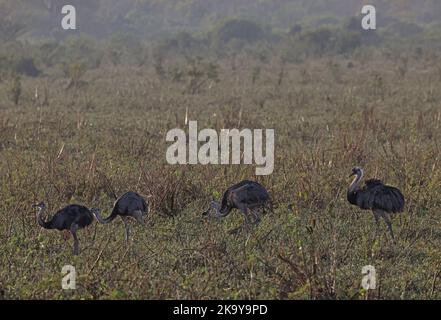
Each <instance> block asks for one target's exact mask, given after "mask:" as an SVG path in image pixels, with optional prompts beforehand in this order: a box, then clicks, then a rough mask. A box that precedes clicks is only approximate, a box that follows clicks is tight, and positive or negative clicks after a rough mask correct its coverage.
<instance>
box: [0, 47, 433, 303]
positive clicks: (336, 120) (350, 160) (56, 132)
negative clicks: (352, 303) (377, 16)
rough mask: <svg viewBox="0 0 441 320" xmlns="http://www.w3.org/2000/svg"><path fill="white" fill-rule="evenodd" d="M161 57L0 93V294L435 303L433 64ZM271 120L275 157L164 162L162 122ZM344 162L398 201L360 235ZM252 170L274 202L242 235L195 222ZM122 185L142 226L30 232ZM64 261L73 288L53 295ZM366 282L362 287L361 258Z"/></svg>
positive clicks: (230, 124)
mask: <svg viewBox="0 0 441 320" xmlns="http://www.w3.org/2000/svg"><path fill="white" fill-rule="evenodd" d="M198 63H199V64H197V65H196V64H189V63H188V62H186V61H180V60H176V61H167V63H165V64H164V68H165V70H162V69H160V70H159V69H158V68H156V69H155V68H154V66H144V67H140V68H134V67H128V66H117V67H102V68H100V69H95V70H86V71H84V72H71V74H70V75H69V76H65V75H63V74H62V73H61V72H59V71H58V70H56V69H54V70H51V69H48V70H47V71H45V74H44V75H42V76H40V77H38V78H28V77H21V78H20V79H14V80H11V81H3V83H2V85H1V86H0V265H1V268H0V297H1V298H6V299H11V298H20V299H43V298H48V299H70V298H72V299H83V298H84V299H172V298H176V299H215V298H216V299H217V298H220V299H426V298H430V299H440V298H441V279H440V274H441V224H440V222H441V218H440V209H441V192H440V191H441V170H440V141H441V140H440V138H441V108H440V106H441V61H440V60H439V59H437V58H430V57H428V58H425V59H423V58H421V59H418V60H413V59H410V60H409V62H408V63H406V65H401V64H400V61H399V60H394V59H392V58H390V57H387V56H382V55H380V54H378V56H376V57H371V59H368V60H367V61H366V60H365V59H364V58H360V59H356V58H354V59H343V58H335V59H314V60H307V61H305V62H303V63H300V64H290V63H285V64H281V63H278V62H276V61H273V62H270V63H267V64H264V65H259V64H258V63H257V62H253V61H251V60H249V59H247V57H246V56H239V57H237V58H236V59H235V61H234V63H233V62H231V61H229V60H228V59H225V60H220V61H217V62H216V65H213V64H208V63H204V62H203V61H199V62H198ZM186 113H187V115H188V119H189V120H196V121H198V126H199V127H200V128H201V129H202V128H213V129H215V130H216V131H218V132H219V131H220V130H221V129H222V128H229V129H232V128H239V129H241V128H250V129H254V128H256V129H265V128H271V129H274V130H275V168H274V172H273V174H271V175H268V176H255V175H254V174H255V166H254V165H169V164H168V163H167V162H166V157H165V155H166V150H167V147H168V146H169V145H170V143H168V142H166V139H165V136H166V133H167V131H169V130H170V129H173V128H182V129H185V128H186V126H185V116H186ZM355 165H358V166H361V167H363V168H364V169H365V174H366V177H368V178H370V177H377V178H380V179H382V180H383V181H384V182H385V183H387V184H390V185H394V186H397V187H398V188H400V189H401V190H402V191H403V194H404V195H405V198H406V206H405V210H404V212H403V213H402V214H399V215H397V216H395V217H394V219H393V227H394V232H395V235H396V240H397V243H396V244H395V245H394V244H393V242H392V241H391V239H390V237H389V234H388V233H387V229H386V226H385V224H384V222H382V223H381V232H380V234H379V235H378V236H377V237H376V236H375V223H374V218H373V215H372V213H370V212H369V211H361V210H360V209H359V208H357V207H355V206H351V205H350V204H349V203H348V202H347V200H346V190H347V187H348V185H349V183H350V181H351V179H350V178H348V176H349V174H350V173H351V168H352V167H353V166H355ZM242 179H250V180H256V181H259V182H260V183H261V184H263V185H264V186H265V187H266V188H267V189H268V191H269V193H270V195H271V197H272V199H273V202H274V211H273V212H271V213H268V214H266V215H265V216H264V217H263V218H262V222H261V223H260V224H259V225H258V226H256V227H253V228H252V229H251V230H249V231H246V230H243V231H241V232H237V233H234V232H231V231H232V230H234V229H235V228H237V227H239V226H241V225H242V224H243V220H244V219H243V215H242V214H241V213H240V212H238V211H234V212H232V213H231V214H230V215H229V216H228V217H226V218H224V219H215V218H211V219H210V218H203V217H202V215H201V213H202V212H203V211H204V210H205V209H206V208H207V206H208V204H209V202H210V200H212V199H219V198H220V197H221V196H222V192H223V191H224V190H225V189H226V188H227V187H228V186H230V185H231V184H234V183H236V182H239V181H241V180H242ZM128 190H132V191H136V192H138V193H140V194H141V195H143V196H144V197H146V198H147V199H148V201H149V202H150V205H151V211H150V213H149V216H148V217H147V220H146V221H147V223H146V225H145V226H141V225H139V224H137V223H136V222H135V221H134V220H133V221H132V222H131V228H132V235H131V239H130V241H129V243H128V244H126V242H125V240H124V227H123V223H122V221H121V220H120V219H116V220H114V222H113V223H111V224H108V225H100V224H98V223H97V222H96V221H95V222H94V223H93V224H92V225H91V226H90V227H88V228H87V229H85V230H80V231H79V238H80V254H79V255H78V256H73V255H72V253H71V248H72V238H71V237H70V235H69V236H67V237H64V236H63V233H59V232H57V231H51V230H44V229H42V228H41V227H40V226H39V225H38V224H37V222H36V213H37V212H36V209H35V208H33V207H32V205H33V204H35V203H38V202H40V201H45V202H46V203H47V204H48V206H49V210H48V211H49V212H50V214H53V213H54V212H55V211H56V210H58V209H60V208H62V207H64V206H65V205H67V204H71V203H80V204H84V205H86V206H88V207H100V208H102V209H103V211H104V214H103V215H105V216H107V215H108V214H109V213H110V209H111V207H112V205H113V202H114V200H115V198H114V194H116V195H118V196H119V195H121V194H123V193H124V192H126V191H128ZM68 264H70V265H73V266H74V267H75V268H76V271H77V281H76V282H77V289H76V290H62V289H61V279H62V276H63V275H62V273H61V269H62V267H63V266H64V265H68ZM365 265H372V266H374V267H375V269H376V274H377V283H376V289H375V290H372V291H369V292H366V291H365V290H363V289H361V281H362V277H363V275H362V267H363V266H365Z"/></svg>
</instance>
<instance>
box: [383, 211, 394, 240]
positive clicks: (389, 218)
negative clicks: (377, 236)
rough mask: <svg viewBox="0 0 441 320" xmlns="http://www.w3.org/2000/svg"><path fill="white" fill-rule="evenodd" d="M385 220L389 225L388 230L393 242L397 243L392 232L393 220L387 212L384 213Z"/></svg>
mask: <svg viewBox="0 0 441 320" xmlns="http://www.w3.org/2000/svg"><path fill="white" fill-rule="evenodd" d="M383 219H384V221H385V222H386V224H387V228H388V229H389V232H390V235H391V237H392V241H393V242H395V237H394V232H393V231H392V219H391V217H390V214H389V213H387V212H384V213H383Z"/></svg>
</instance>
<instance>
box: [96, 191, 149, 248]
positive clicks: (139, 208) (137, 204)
mask: <svg viewBox="0 0 441 320" xmlns="http://www.w3.org/2000/svg"><path fill="white" fill-rule="evenodd" d="M148 211H149V207H148V204H147V202H146V201H145V199H144V198H143V197H142V196H140V195H139V194H138V193H136V192H132V191H129V192H126V193H125V194H123V195H122V196H121V197H119V198H118V199H117V200H116V201H115V203H114V205H113V209H112V212H111V213H110V215H109V216H108V217H107V218H102V217H101V214H100V212H101V210H100V209H96V210H95V211H94V214H95V217H96V218H97V220H98V221H99V222H100V223H103V224H107V223H110V222H111V221H113V220H114V219H115V218H116V217H117V216H120V217H121V219H122V220H123V222H124V227H125V239H126V241H128V240H129V225H128V218H129V217H132V218H135V219H136V221H138V222H139V223H141V224H142V225H144V216H145V215H146V214H147V213H148Z"/></svg>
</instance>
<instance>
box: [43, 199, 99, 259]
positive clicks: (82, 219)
mask: <svg viewBox="0 0 441 320" xmlns="http://www.w3.org/2000/svg"><path fill="white" fill-rule="evenodd" d="M35 207H37V208H39V211H38V216H37V221H38V224H39V225H40V226H42V227H43V228H45V229H57V230H60V231H62V230H69V231H70V233H71V234H72V237H73V239H74V245H73V254H74V255H77V254H78V237H77V231H78V230H79V229H83V228H85V227H87V226H88V225H90V224H91V223H92V221H93V212H92V211H93V210H92V211H91V210H89V209H87V208H86V207H84V206H80V205H77V204H71V205H68V206H67V207H64V208H63V209H61V210H58V211H57V213H55V215H54V216H53V217H52V219H50V220H48V221H44V220H43V217H42V215H43V212H44V211H45V210H46V205H45V204H44V202H40V203H39V204H37V205H35Z"/></svg>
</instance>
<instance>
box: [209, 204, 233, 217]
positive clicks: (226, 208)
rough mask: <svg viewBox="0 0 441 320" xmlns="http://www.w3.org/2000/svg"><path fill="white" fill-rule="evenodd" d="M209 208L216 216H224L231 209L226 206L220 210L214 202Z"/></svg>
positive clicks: (218, 205)
mask: <svg viewBox="0 0 441 320" xmlns="http://www.w3.org/2000/svg"><path fill="white" fill-rule="evenodd" d="M210 206H211V207H212V208H213V209H214V210H215V211H216V215H217V216H224V215H226V214H227V213H228V212H230V210H231V208H229V207H228V206H225V207H224V208H221V206H220V204H219V202H216V201H212V202H211V204H210Z"/></svg>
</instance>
